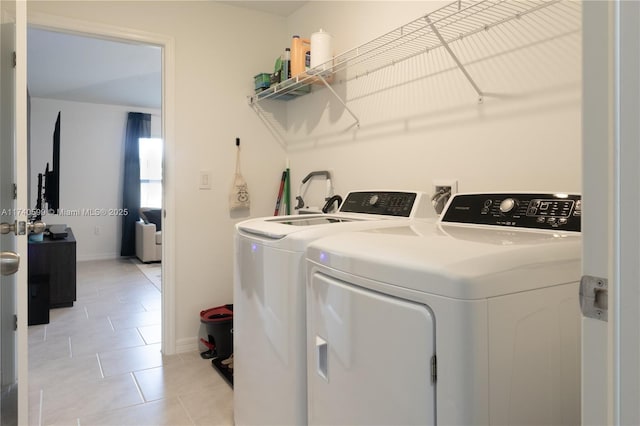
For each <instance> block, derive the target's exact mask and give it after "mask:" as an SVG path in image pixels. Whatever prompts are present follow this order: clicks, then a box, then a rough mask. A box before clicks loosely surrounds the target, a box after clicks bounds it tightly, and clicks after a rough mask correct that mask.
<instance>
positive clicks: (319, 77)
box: [315, 75, 360, 128]
mask: <svg viewBox="0 0 640 426" xmlns="http://www.w3.org/2000/svg"><path fill="white" fill-rule="evenodd" d="M315 77H317V78H318V79H319V80H320V81H322V82H323V83H324V85H325V86H326V87H327V89H329V91H330V92H331V93H333V96H335V97H336V99H337V100H338V101H340V103H341V104H342V106H343V107H344V109H346V110H347V112H348V113H349V114H350V115H351V117H353V119H354V120H355V121H356V122H355V125H356V126H357V127H358V128H360V119H359V118H358V117H357V116H356V115H355V114H354V113H353V111H351V108H349V107H348V106H347V104H346V102H345V101H343V100H342V98H341V97H340V95H338V94H337V93H336V91H335V90H333V87H331V85H330V84H329V83H328V82H327V80H325V79H324V77H322V76H321V75H316V76H315Z"/></svg>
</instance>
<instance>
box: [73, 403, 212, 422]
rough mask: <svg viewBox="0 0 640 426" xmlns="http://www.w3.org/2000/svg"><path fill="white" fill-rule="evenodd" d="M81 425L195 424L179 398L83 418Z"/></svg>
mask: <svg viewBox="0 0 640 426" xmlns="http://www.w3.org/2000/svg"><path fill="white" fill-rule="evenodd" d="M209 424H210V425H213V424H215V423H209ZM80 425H81V426H85V425H91V426H113V425H118V426H165V425H166V426H187V425H193V422H192V420H191V418H190V417H189V415H188V414H187V411H186V410H185V408H184V407H183V405H182V404H181V403H180V401H179V400H178V399H177V398H170V399H163V400H160V401H154V402H150V403H146V404H142V405H136V406H133V407H126V408H121V409H119V410H113V411H109V412H106V413H100V414H98V415H93V416H87V417H81V418H80Z"/></svg>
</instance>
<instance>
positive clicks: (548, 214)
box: [440, 193, 582, 232]
mask: <svg viewBox="0 0 640 426" xmlns="http://www.w3.org/2000/svg"><path fill="white" fill-rule="evenodd" d="M581 214H582V199H581V197H580V195H575V194H540V193H495V194H456V195H455V196H454V197H453V198H452V199H451V201H450V202H449V204H448V206H447V208H446V210H445V211H444V212H443V213H442V216H441V219H440V221H441V222H451V223H468V224H476V225H496V226H509V227H520V228H533V229H551V230H556V229H557V230H563V231H577V232H579V231H580V229H581V228H580V217H581Z"/></svg>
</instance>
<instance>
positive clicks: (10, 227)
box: [0, 222, 17, 235]
mask: <svg viewBox="0 0 640 426" xmlns="http://www.w3.org/2000/svg"><path fill="white" fill-rule="evenodd" d="M9 232H13V233H15V234H16V235H17V233H16V222H13V223H6V222H2V223H0V234H3V235H4V234H8V233H9Z"/></svg>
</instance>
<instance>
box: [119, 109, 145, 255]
mask: <svg viewBox="0 0 640 426" xmlns="http://www.w3.org/2000/svg"><path fill="white" fill-rule="evenodd" d="M150 136H151V114H143V113H141V112H130V113H129V117H128V120H127V134H126V137H125V141H124V178H123V191H122V207H123V209H125V210H124V211H126V212H128V214H127V215H123V216H122V243H121V245H120V256H135V254H136V222H137V221H138V219H139V218H140V216H139V214H138V212H139V210H140V151H139V145H140V144H139V143H138V139H140V138H148V137H150Z"/></svg>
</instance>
